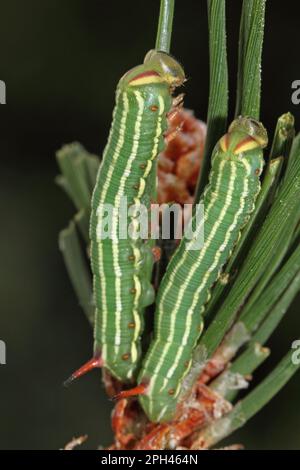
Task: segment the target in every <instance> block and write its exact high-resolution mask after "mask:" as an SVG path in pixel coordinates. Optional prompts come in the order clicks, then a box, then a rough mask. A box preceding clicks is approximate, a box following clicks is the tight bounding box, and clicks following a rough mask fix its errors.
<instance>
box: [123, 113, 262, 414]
mask: <svg viewBox="0 0 300 470" xmlns="http://www.w3.org/2000/svg"><path fill="white" fill-rule="evenodd" d="M267 141H268V138H267V133H266V131H265V129H264V127H263V126H262V124H260V123H258V122H256V121H254V120H253V119H251V118H243V117H240V118H238V119H236V120H235V121H234V122H233V123H232V124H231V126H230V127H229V130H228V133H227V134H226V135H224V136H223V137H222V138H221V139H220V141H219V142H218V144H217V145H216V147H215V149H214V151H213V155H212V169H211V173H210V180H209V184H208V186H207V187H206V189H205V191H204V194H203V197H202V201H201V202H202V203H203V204H204V219H202V220H201V222H200V223H198V225H196V220H195V215H194V216H193V218H192V220H191V222H190V223H191V224H192V227H193V229H195V230H196V232H194V235H195V236H197V235H198V234H199V233H200V231H201V229H202V227H203V228H204V243H203V246H202V248H201V249H200V250H198V251H194V250H191V249H190V248H191V244H192V243H193V242H194V241H193V240H189V239H187V238H186V237H184V238H183V239H182V241H181V243H180V245H179V247H178V249H177V250H176V252H175V254H174V256H173V258H172V259H171V261H170V263H169V265H168V268H167V271H166V274H165V276H164V278H163V280H162V283H161V286H160V289H159V292H158V297H157V302H156V305H157V308H156V315H155V326H154V339H153V341H152V343H151V345H150V348H149V350H148V352H147V355H146V357H145V360H144V362H143V365H142V369H141V371H140V373H139V376H138V384H139V385H138V386H137V387H136V388H135V389H132V390H129V391H124V392H121V393H123V396H130V395H134V394H136V395H139V396H140V398H139V399H140V403H141V405H142V407H143V409H144V410H145V412H146V414H147V415H148V417H149V419H150V420H151V421H154V422H163V421H169V420H171V419H173V418H174V416H175V412H176V405H177V397H178V394H179V392H180V389H181V383H182V380H183V378H184V377H185V375H186V374H187V372H188V370H189V368H190V366H191V362H192V359H191V358H192V353H193V349H194V348H195V346H196V344H197V341H198V338H199V336H200V335H201V331H202V328H203V320H202V313H203V311H204V309H205V304H206V303H207V301H208V299H209V297H210V290H211V288H212V286H213V284H214V283H215V281H216V280H217V278H218V277H219V275H220V273H221V269H222V266H223V265H224V264H225V263H226V261H227V259H228V257H229V256H230V252H231V250H232V248H233V246H234V244H235V243H236V241H237V239H238V237H239V233H240V230H241V228H242V227H243V226H244V224H245V223H246V222H247V220H248V218H249V215H250V213H251V212H252V211H253V208H254V203H255V199H256V196H257V194H258V192H259V190H260V179H259V177H260V174H261V172H262V169H263V163H264V160H263V151H262V149H263V148H264V147H265V146H266V145H267Z"/></svg>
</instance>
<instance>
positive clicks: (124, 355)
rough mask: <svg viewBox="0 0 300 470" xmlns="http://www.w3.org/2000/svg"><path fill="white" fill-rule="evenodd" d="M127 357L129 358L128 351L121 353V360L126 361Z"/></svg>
mask: <svg viewBox="0 0 300 470" xmlns="http://www.w3.org/2000/svg"><path fill="white" fill-rule="evenodd" d="M129 358H130V354H129V353H125V354H123V355H122V359H123V361H128V359H129Z"/></svg>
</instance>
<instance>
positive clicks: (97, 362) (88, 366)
mask: <svg viewBox="0 0 300 470" xmlns="http://www.w3.org/2000/svg"><path fill="white" fill-rule="evenodd" d="M102 366H103V361H102V359H101V356H100V355H98V354H97V355H96V356H94V357H92V359H90V360H89V361H88V362H86V363H85V364H83V366H81V367H80V368H79V369H77V370H76V371H75V372H73V374H72V375H71V376H70V377H69V378H68V379H67V380H66V381H65V382H64V386H65V387H68V386H69V385H70V384H71V383H72V382H73V381H74V380H76V379H78V378H79V377H81V376H82V375H84V374H86V373H87V372H89V371H90V370H93V369H96V368H101V367H102Z"/></svg>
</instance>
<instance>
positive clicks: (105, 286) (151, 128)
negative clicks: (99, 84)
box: [90, 51, 184, 381]
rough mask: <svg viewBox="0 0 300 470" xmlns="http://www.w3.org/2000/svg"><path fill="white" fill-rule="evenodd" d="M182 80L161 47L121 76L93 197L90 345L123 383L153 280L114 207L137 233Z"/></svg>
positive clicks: (135, 357)
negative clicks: (125, 211) (108, 218)
mask: <svg viewBox="0 0 300 470" xmlns="http://www.w3.org/2000/svg"><path fill="white" fill-rule="evenodd" d="M183 81H184V72H183V70H182V68H181V66H180V65H179V64H178V63H177V62H176V61H175V60H174V59H173V58H172V57H170V56H169V55H167V54H165V53H162V52H158V51H150V52H149V53H148V54H147V56H146V57H145V61H144V64H142V65H139V66H137V67H135V68H134V69H132V70H130V71H129V72H127V73H126V74H125V75H124V76H123V77H122V78H121V80H120V82H119V84H118V87H117V91H116V105H115V109H114V112H113V122H112V126H111V129H110V134H109V138H108V142H107V145H106V148H105V150H104V154H103V159H102V164H101V167H100V169H99V173H98V176H97V182H96V186H95V189H94V193H93V197H92V212H91V222H90V238H91V267H92V272H93V282H94V297H95V305H96V315H95V327H94V349H95V355H96V356H97V355H99V354H100V355H101V359H102V362H103V364H104V367H105V368H107V369H108V370H109V371H110V372H111V374H112V375H113V376H114V377H116V378H117V379H119V380H121V381H131V380H132V379H133V378H134V374H135V372H136V370H137V367H138V366H139V364H140V356H141V348H140V336H141V333H142V331H143V309H144V308H145V306H147V305H149V304H151V303H152V302H153V301H154V293H153V288H152V285H151V283H150V281H151V272H152V265H153V255H152V247H153V243H152V242H151V241H145V240H143V239H141V238H140V237H137V238H136V239H135V238H134V237H132V236H131V237H128V236H127V238H125V239H122V238H121V237H120V235H119V234H120V221H119V213H120V211H121V210H122V207H121V206H122V203H124V201H125V198H127V199H126V200H127V208H128V215H127V219H126V224H125V229H126V231H125V233H128V230H127V229H128V227H129V226H130V227H131V230H132V232H131V233H133V234H134V233H136V232H138V231H139V229H140V227H139V224H138V221H137V216H138V215H139V208H140V207H141V205H143V206H146V208H148V209H150V204H151V194H152V189H153V186H154V184H155V185H156V172H155V165H156V163H155V160H156V157H157V155H158V154H159V152H161V151H162V150H163V148H164V146H165V143H164V133H165V132H166V129H167V118H166V115H167V113H168V112H169V111H170V109H171V108H172V103H173V98H172V93H173V91H174V89H175V87H176V86H179V85H181V84H182V83H183ZM107 204H110V205H112V207H113V217H112V224H111V227H110V234H111V236H110V237H106V238H105V236H103V233H104V232H105V213H106V212H105V211H106V207H107V206H106V205H107ZM132 208H133V209H134V210H133V211H132V210H131V209H132ZM129 209H130V210H131V211H130V213H129Z"/></svg>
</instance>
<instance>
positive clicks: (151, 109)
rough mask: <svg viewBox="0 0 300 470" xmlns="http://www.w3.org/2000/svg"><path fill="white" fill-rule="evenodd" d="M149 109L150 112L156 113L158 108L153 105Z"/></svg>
mask: <svg viewBox="0 0 300 470" xmlns="http://www.w3.org/2000/svg"><path fill="white" fill-rule="evenodd" d="M149 109H150V111H153V112H155V111H158V109H159V108H158V106H156V104H153V105H152V106H150V108H149Z"/></svg>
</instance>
